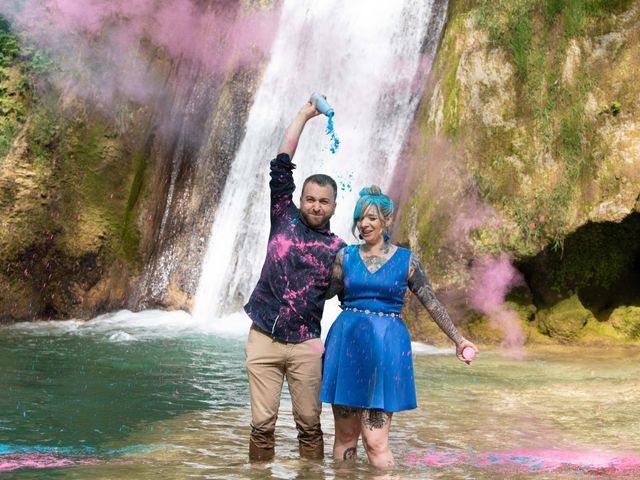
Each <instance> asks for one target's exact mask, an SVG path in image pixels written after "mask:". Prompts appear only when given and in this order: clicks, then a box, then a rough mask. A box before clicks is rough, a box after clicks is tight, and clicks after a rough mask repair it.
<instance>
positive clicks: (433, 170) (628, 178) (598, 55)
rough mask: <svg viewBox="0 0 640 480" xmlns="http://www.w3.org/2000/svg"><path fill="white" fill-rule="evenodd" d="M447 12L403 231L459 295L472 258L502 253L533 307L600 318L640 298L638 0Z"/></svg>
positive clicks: (411, 151)
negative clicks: (577, 310)
mask: <svg viewBox="0 0 640 480" xmlns="http://www.w3.org/2000/svg"><path fill="white" fill-rule="evenodd" d="M449 13H450V15H449V20H448V24H447V27H446V30H445V33H444V37H443V39H442V44H441V48H440V50H439V53H438V56H437V58H436V61H435V65H434V69H433V73H432V77H431V79H430V83H429V85H428V88H427V91H426V92H425V96H424V98H423V101H422V105H421V108H420V110H419V113H418V116H417V119H416V123H415V127H414V131H413V133H412V136H411V138H410V140H409V143H408V147H407V149H406V156H405V157H406V159H407V163H406V168H407V170H408V171H409V172H411V173H410V174H408V175H406V174H405V175H404V176H405V177H406V178H410V179H412V180H411V181H405V182H404V183H402V184H401V187H400V190H401V191H402V192H404V195H405V196H404V197H403V202H402V203H403V205H404V207H403V212H402V213H401V215H400V217H401V220H400V229H399V230H401V231H400V232H399V234H400V237H402V238H404V239H406V240H407V241H408V242H409V243H413V244H414V245H416V246H417V247H419V248H420V250H421V254H422V256H423V259H424V260H425V263H426V264H427V265H429V266H430V269H429V270H430V272H431V274H432V276H433V279H434V280H435V283H436V284H437V285H438V286H439V287H441V290H442V292H443V295H445V297H446V296H447V293H446V292H445V290H448V291H449V292H457V293H456V295H457V296H456V298H457V299H458V300H459V301H458V302H455V301H452V304H455V303H458V304H464V303H465V301H464V298H465V297H464V290H465V288H466V287H467V286H468V283H469V281H470V269H469V265H470V264H472V263H473V261H474V259H477V258H479V257H481V256H483V255H486V254H489V255H492V254H496V253H498V252H508V253H509V254H510V255H511V256H512V258H513V260H514V262H515V264H516V266H517V267H518V268H519V269H520V270H521V271H522V272H524V274H525V278H526V283H527V288H526V289H525V290H527V292H525V293H526V295H525V296H524V297H525V300H522V296H521V300H522V302H524V303H525V304H532V305H535V306H534V308H533V310H534V311H535V309H536V308H539V309H544V308H547V307H550V306H551V305H554V304H556V303H558V302H561V301H563V300H565V299H568V298H570V297H571V296H572V294H574V293H577V295H578V296H577V297H576V300H577V302H578V303H580V302H582V304H584V305H586V306H587V307H589V308H590V309H591V311H592V312H593V313H594V314H595V315H596V316H597V317H598V319H599V320H602V321H604V320H606V319H607V318H608V317H609V315H610V314H611V312H612V311H613V310H614V309H615V308H618V307H621V306H622V305H638V304H639V302H640V287H638V285H640V283H639V282H638V280H639V279H640V274H639V272H638V271H639V270H640V249H639V247H638V245H639V244H640V228H639V227H638V225H639V224H638V222H639V217H638V215H637V213H634V212H638V211H639V208H640V201H639V198H640V125H639V124H638V120H637V119H638V114H639V113H640V101H639V99H640V85H639V84H638V82H637V81H635V80H634V77H635V76H636V72H637V71H638V69H639V67H640V2H637V1H607V2H605V1H600V0H586V1H573V0H569V1H561V0H522V1H517V2H512V1H496V2H486V1H464V0H460V1H456V2H454V3H453V4H452V6H451V10H450V12H449ZM403 173H404V172H403ZM621 290H624V292H623V293H621ZM454 296H455V295H454ZM542 316H543V315H540V317H542ZM547 318H549V316H548V315H547ZM528 319H529V320H532V321H533V322H534V323H532V325H535V322H536V321H537V319H536V317H535V316H532V315H531V314H529V315H528ZM638 322H640V319H638ZM545 328H546V330H545V332H546V333H547V334H549V332H551V331H552V330H553V328H551V327H548V326H547V327H545ZM549 328H551V330H550V329H549Z"/></svg>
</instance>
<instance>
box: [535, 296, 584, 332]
mask: <svg viewBox="0 0 640 480" xmlns="http://www.w3.org/2000/svg"><path fill="white" fill-rule="evenodd" d="M590 319H594V320H595V318H594V316H593V314H592V313H591V312H590V311H589V310H587V309H586V308H584V306H583V305H582V303H581V302H580V299H579V298H578V295H575V294H574V295H572V296H571V297H569V298H566V299H564V300H562V301H561V302H559V303H557V304H555V305H554V306H552V307H551V308H545V309H540V310H538V313H537V314H536V320H537V322H538V328H539V329H540V331H541V332H542V333H544V334H546V335H549V336H550V337H552V338H555V339H558V340H560V341H563V342H566V341H573V340H575V339H576V338H577V337H578V334H579V333H580V330H582V328H583V327H584V326H585V325H586V324H587V322H588V321H589V320H590Z"/></svg>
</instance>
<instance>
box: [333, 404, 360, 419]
mask: <svg viewBox="0 0 640 480" xmlns="http://www.w3.org/2000/svg"><path fill="white" fill-rule="evenodd" d="M333 410H334V411H335V413H336V415H337V416H338V417H340V418H351V417H355V416H356V415H357V414H358V410H359V409H358V408H354V407H346V406H344V405H334V406H333Z"/></svg>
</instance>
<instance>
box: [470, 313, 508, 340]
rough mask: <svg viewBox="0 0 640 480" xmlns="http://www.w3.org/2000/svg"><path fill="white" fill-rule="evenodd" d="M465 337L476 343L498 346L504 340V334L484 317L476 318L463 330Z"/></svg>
mask: <svg viewBox="0 0 640 480" xmlns="http://www.w3.org/2000/svg"><path fill="white" fill-rule="evenodd" d="M462 333H463V335H464V336H465V337H466V338H468V339H469V340H471V341H472V342H474V343H482V344H489V345H493V344H498V343H500V342H502V340H503V339H504V333H503V332H502V330H500V329H499V328H498V327H497V326H495V325H494V324H492V323H491V319H490V318H489V317H486V316H484V315H479V316H474V317H473V318H472V319H471V320H469V322H467V323H465V324H464V326H463V328H462Z"/></svg>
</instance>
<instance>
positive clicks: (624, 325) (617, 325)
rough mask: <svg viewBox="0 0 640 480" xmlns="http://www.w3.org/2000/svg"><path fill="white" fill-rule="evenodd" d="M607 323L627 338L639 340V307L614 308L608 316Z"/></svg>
mask: <svg viewBox="0 0 640 480" xmlns="http://www.w3.org/2000/svg"><path fill="white" fill-rule="evenodd" d="M609 323H610V324H611V326H612V327H613V328H614V329H615V330H616V332H618V333H619V334H621V335H623V336H624V337H626V338H627V339H629V340H640V307H635V306H627V307H619V308H616V309H615V310H614V311H613V312H612V313H611V316H610V317H609Z"/></svg>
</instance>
